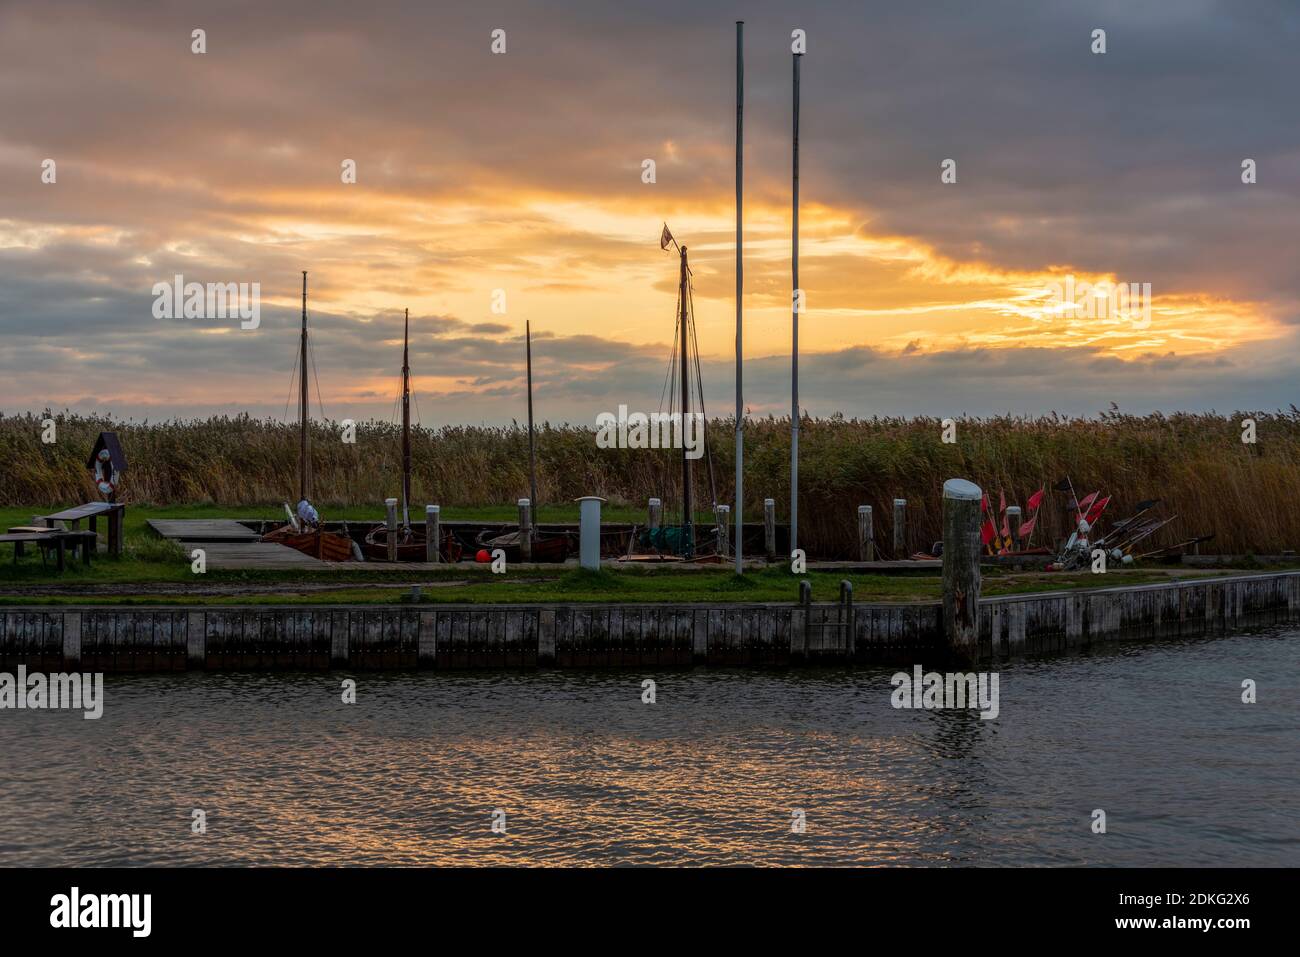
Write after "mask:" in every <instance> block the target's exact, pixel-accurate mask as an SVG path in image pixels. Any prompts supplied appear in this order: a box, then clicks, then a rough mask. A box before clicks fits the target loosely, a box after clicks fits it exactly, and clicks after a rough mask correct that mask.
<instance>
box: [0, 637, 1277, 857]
mask: <svg viewBox="0 0 1300 957" xmlns="http://www.w3.org/2000/svg"><path fill="white" fill-rule="evenodd" d="M1234 641H1243V642H1245V641H1247V640H1246V639H1231V640H1229V639H1224V640H1221V641H1218V642H1212V643H1203V644H1200V645H1190V646H1187V647H1181V648H1180V647H1177V646H1175V647H1168V646H1161V647H1158V648H1155V649H1148V650H1146V651H1144V653H1143V654H1142V655H1131V654H1130V655H1127V656H1122V655H1114V656H1099V657H1095V658H1089V659H1061V660H1058V661H1055V662H1051V663H1046V664H1042V663H1039V664H1034V663H1020V664H1017V665H1014V666H1008V668H1007V670H1004V672H1003V674H1002V712H1001V717H1000V718H999V720H997V721H981V720H980V719H979V718H978V717H977V716H976V714H974V713H971V712H951V711H907V710H895V709H893V708H892V707H891V706H890V703H889V697H890V691H891V686H890V684H889V673H890V672H889V671H883V670H871V671H866V670H856V671H849V670H824V671H808V672H789V673H778V672H750V673H725V672H723V673H719V672H711V671H705V670H698V671H686V672H668V673H663V674H659V675H657V676H656V679H657V681H658V682H659V689H658V702H657V703H656V704H655V705H652V706H647V705H643V704H642V703H641V701H640V681H641V678H642V677H644V676H642V675H641V674H639V673H633V672H627V673H605V674H583V673H574V672H568V673H562V672H540V673H533V674H515V673H496V674H491V673H480V674H463V673H462V674H432V673H419V674H402V675H376V674H370V675H359V676H357V677H358V688H359V697H358V703H357V704H356V705H353V706H346V705H342V704H341V703H340V702H339V699H338V691H337V689H338V680H339V679H338V676H337V675H321V674H313V675H232V674H206V675H205V674H186V675H177V676H161V675H160V676H138V677H126V676H109V680H108V681H107V682H106V703H105V712H104V717H103V718H102V719H101V720H100V721H95V722H87V721H83V720H82V719H81V718H80V715H79V714H77V715H74V714H69V713H66V712H65V713H55V712H45V713H32V712H12V713H8V714H6V715H3V716H2V717H3V720H0V753H4V754H5V756H6V762H7V766H8V769H9V773H8V774H6V775H5V776H3V777H0V865H12V864H126V865H131V864H236V863H247V864H254V865H270V866H275V865H342V866H347V865H431V864H437V865H477V866H483V865H508V866H513V865H566V866H594V865H618V864H668V865H735V864H747V865H759V866H769V865H782V866H790V865H795V866H797V865H856V866H880V865H898V864H908V865H915V864H952V863H964V864H969V863H977V864H983V863H1034V864H1053V863H1056V864H1060V863H1132V862H1134V861H1135V858H1133V857H1131V856H1130V855H1135V854H1137V853H1138V852H1139V851H1140V852H1141V854H1142V855H1145V856H1144V857H1143V858H1142V859H1143V860H1148V861H1149V860H1157V861H1159V860H1163V861H1166V862H1171V863H1174V862H1181V863H1198V862H1202V861H1213V860H1218V861H1221V862H1222V861H1232V860H1242V859H1244V857H1243V856H1248V857H1249V858H1250V859H1251V860H1252V861H1255V862H1257V863H1259V862H1267V861H1273V860H1277V861H1278V862H1280V861H1281V860H1282V859H1283V857H1284V856H1285V853H1286V849H1285V848H1283V847H1281V846H1277V847H1274V846H1273V845H1270V844H1269V843H1268V840H1267V839H1262V843H1261V838H1260V837H1259V832H1260V831H1261V829H1263V830H1264V832H1265V833H1269V832H1267V831H1266V829H1265V825H1266V824H1268V822H1267V821H1257V820H1255V818H1257V817H1258V816H1259V814H1260V813H1261V811H1260V809H1261V808H1265V809H1266V808H1268V807H1271V806H1276V803H1277V801H1278V800H1281V798H1279V797H1278V795H1275V794H1273V791H1274V790H1277V789H1282V791H1279V794H1281V793H1284V792H1286V789H1288V788H1292V789H1293V788H1294V786H1295V784H1296V783H1297V782H1296V773H1295V762H1294V761H1291V763H1290V764H1289V765H1287V766H1286V767H1281V766H1279V765H1277V761H1276V755H1277V754H1279V753H1283V752H1284V751H1285V749H1284V748H1283V747H1282V746H1281V742H1280V741H1279V740H1274V738H1278V737H1279V736H1280V735H1285V723H1284V722H1283V723H1277V722H1274V723H1273V725H1271V726H1270V727H1272V728H1273V730H1272V731H1269V730H1268V728H1262V729H1256V734H1255V735H1254V737H1252V738H1251V739H1250V741H1249V743H1248V745H1247V746H1246V747H1243V748H1240V749H1239V750H1238V752H1237V753H1235V754H1234V758H1233V760H1234V761H1238V762H1239V761H1250V760H1253V758H1254V757H1256V755H1255V754H1254V752H1255V751H1258V750H1260V749H1263V750H1264V751H1265V752H1267V754H1268V755H1269V757H1268V761H1270V762H1272V764H1271V765H1270V766H1272V767H1274V768H1275V777H1276V780H1273V779H1265V780H1264V781H1263V783H1261V782H1260V781H1255V782H1254V783H1253V784H1250V785H1249V786H1246V785H1245V784H1243V782H1242V780H1241V777H1240V775H1236V774H1234V773H1233V771H1232V766H1230V764H1226V763H1225V764H1224V765H1223V766H1222V767H1218V766H1217V765H1214V766H1208V762H1207V761H1206V756H1205V753H1204V751H1203V748H1201V746H1200V744H1203V743H1204V740H1205V735H1212V734H1214V733H1218V732H1216V731H1215V728H1216V727H1218V725H1216V722H1221V721H1222V720H1224V719H1225V716H1224V715H1223V714H1221V713H1220V712H1221V711H1222V708H1224V707H1226V705H1223V704H1222V702H1220V701H1219V699H1218V698H1216V697H1213V696H1210V695H1207V694H1197V693H1191V692H1189V691H1188V688H1189V687H1191V688H1192V689H1195V688H1198V687H1199V682H1200V681H1201V680H1202V679H1201V678H1200V677H1199V672H1198V671H1197V669H1201V670H1202V671H1204V672H1205V673H1206V677H1205V678H1204V681H1206V682H1212V681H1213V675H1214V674H1217V673H1218V671H1219V670H1221V669H1222V667H1223V662H1222V661H1221V660H1218V659H1221V658H1223V657H1224V656H1225V655H1227V656H1228V657H1229V658H1230V659H1231V661H1232V664H1233V667H1237V668H1241V667H1251V668H1254V669H1255V670H1256V671H1258V672H1259V673H1272V674H1275V676H1277V677H1278V679H1279V680H1281V679H1282V678H1286V677H1287V675H1291V677H1292V678H1293V679H1295V680H1296V682H1297V683H1300V665H1298V664H1297V663H1296V661H1295V657H1294V655H1292V656H1291V657H1290V658H1289V659H1285V660H1284V657H1285V650H1284V645H1285V642H1284V641H1283V640H1280V639H1279V640H1274V641H1260V640H1258V639H1257V638H1254V639H1251V640H1250V641H1249V643H1246V644H1243V645H1242V646H1241V647H1238V648H1235V649H1232V650H1231V652H1230V653H1229V648H1230V646H1231V645H1232V642H1234ZM1169 656H1177V657H1175V658H1173V659H1169ZM1162 668H1163V669H1165V670H1164V671H1161V669H1162ZM1170 668H1179V669H1182V670H1181V671H1178V672H1177V673H1178V674H1179V675H1180V676H1181V678H1180V681H1178V682H1175V683H1174V684H1173V685H1170V684H1169V681H1168V677H1167V675H1168V673H1169V672H1168V669H1170ZM1287 669H1289V671H1287ZM1161 687H1164V688H1167V689H1169V690H1170V693H1169V694H1167V695H1159V694H1151V693H1148V692H1149V690H1150V689H1151V688H1161ZM1143 689H1147V691H1144V690H1143ZM1236 720H1238V721H1240V720H1242V717H1241V716H1240V715H1237V716H1236ZM1135 726H1140V727H1142V728H1143V734H1142V735H1137V736H1135V735H1133V734H1132V733H1131V729H1132V728H1133V727H1135ZM1198 728H1199V729H1201V736H1200V737H1199V738H1198V737H1197V733H1196V732H1197V729H1198ZM1198 741H1199V742H1200V744H1198V743H1197V742H1198ZM1291 754H1292V755H1293V756H1294V750H1293V749H1292V751H1291ZM1189 781H1190V782H1191V785H1194V786H1199V787H1201V788H1213V789H1214V791H1215V793H1216V795H1218V797H1217V798H1216V800H1218V801H1219V802H1220V803H1221V805H1222V807H1223V808H1226V809H1228V810H1230V811H1231V812H1232V813H1233V814H1234V815H1235V817H1234V820H1236V821H1237V825H1236V829H1235V830H1234V832H1233V833H1232V834H1224V833H1222V829H1219V830H1217V831H1216V830H1213V829H1211V830H1200V831H1198V830H1197V828H1196V826H1195V822H1196V814H1197V808H1196V806H1195V804H1194V803H1193V804H1190V805H1186V806H1180V801H1179V796H1180V795H1182V794H1185V793H1189V792H1188V787H1189ZM1286 793H1289V792H1286ZM1098 806H1120V807H1124V808H1125V814H1124V816H1123V817H1122V818H1121V820H1123V821H1124V828H1123V829H1121V831H1122V830H1124V829H1127V830H1129V831H1131V832H1133V833H1131V834H1129V836H1127V837H1126V836H1125V835H1124V834H1123V833H1120V834H1119V836H1118V837H1116V836H1115V835H1111V836H1110V837H1112V838H1113V839H1108V841H1107V842H1105V843H1104V844H1102V843H1099V842H1097V841H1094V840H1091V834H1090V831H1089V828H1088V826H1087V825H1088V816H1087V815H1088V812H1089V811H1090V809H1091V808H1093V807H1098ZM195 808H201V809H203V810H204V811H205V813H206V814H207V823H208V829H207V833H205V834H201V835H196V834H193V833H192V832H191V830H190V823H191V812H192V810H193V809H195ZM497 809H500V810H502V811H504V812H505V824H506V832H505V833H504V834H500V833H494V832H493V830H492V815H493V812H494V810H497ZM798 810H802V811H803V812H804V814H805V819H806V824H807V828H806V831H805V832H804V833H796V832H795V831H793V830H792V822H793V821H794V816H795V812H796V811H798ZM1189 822H1191V823H1189ZM1174 825H1176V826H1174ZM1269 826H1272V825H1269ZM1243 834H1244V835H1247V837H1248V838H1249V839H1244V838H1243V837H1242V835H1243ZM1198 841H1199V843H1198ZM1139 862H1140V861H1139Z"/></svg>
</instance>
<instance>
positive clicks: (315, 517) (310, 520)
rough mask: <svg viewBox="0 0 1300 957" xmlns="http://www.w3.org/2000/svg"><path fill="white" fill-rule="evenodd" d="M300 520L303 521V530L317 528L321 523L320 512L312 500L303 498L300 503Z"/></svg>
mask: <svg viewBox="0 0 1300 957" xmlns="http://www.w3.org/2000/svg"><path fill="white" fill-rule="evenodd" d="M298 521H299V522H301V523H302V527H303V531H306V530H307V529H309V528H316V527H317V526H319V525H320V513H319V512H317V511H316V508H315V506H314V505H312V504H311V502H309V501H307V500H306V499H303V500H302V501H301V502H299V503H298Z"/></svg>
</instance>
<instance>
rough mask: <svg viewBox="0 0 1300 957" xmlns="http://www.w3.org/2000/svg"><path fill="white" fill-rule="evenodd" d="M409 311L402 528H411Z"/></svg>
mask: <svg viewBox="0 0 1300 957" xmlns="http://www.w3.org/2000/svg"><path fill="white" fill-rule="evenodd" d="M410 340H411V310H410V309H407V310H406V320H405V324H404V325H403V327H402V528H404V529H409V528H410V527H411V352H410Z"/></svg>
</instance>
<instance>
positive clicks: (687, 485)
mask: <svg viewBox="0 0 1300 957" xmlns="http://www.w3.org/2000/svg"><path fill="white" fill-rule="evenodd" d="M680 248H681V252H682V256H681V261H682V266H681V277H680V280H679V287H678V296H679V297H680V298H681V314H680V316H678V326H679V327H680V329H681V352H680V364H681V377H682V383H681V389H682V408H681V413H682V435H683V436H685V435H686V429H687V425H686V423H687V420H688V418H689V416H690V413H691V385H690V382H691V380H690V363H689V361H688V360H687V343H688V342H689V338H688V336H689V332H690V331H689V329H688V325H689V322H690V319H689V312H688V304H689V303H690V295H691V293H690V288H689V282H690V280H689V278H688V277H689V275H690V270H689V268H688V267H687V265H686V247H685V246H682V247H680ZM688 451H689V450H688V449H687V448H686V443H685V442H684V441H683V442H682V555H683V557H685V558H688V559H690V558H694V557H695V515H694V510H693V507H692V504H691V460H690V458H689V457H688V456H687V454H686V453H687V452H688Z"/></svg>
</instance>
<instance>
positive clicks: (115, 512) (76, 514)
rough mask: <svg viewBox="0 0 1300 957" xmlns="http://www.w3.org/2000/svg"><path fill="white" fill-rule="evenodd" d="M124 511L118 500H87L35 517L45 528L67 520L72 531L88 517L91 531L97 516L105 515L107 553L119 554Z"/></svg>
mask: <svg viewBox="0 0 1300 957" xmlns="http://www.w3.org/2000/svg"><path fill="white" fill-rule="evenodd" d="M125 513H126V506H125V505H123V504H121V503H119V502H87V503H86V504H85V505H77V506H75V507H73V508H65V509H64V510H63V511H61V512H55V513H54V514H53V515H39V516H37V518H38V519H39V520H40V521H42V522H44V523H45V526H46V527H47V528H54V527H55V523H56V522H67V523H68V524H69V525H70V526H71V529H72V531H74V532H75V531H77V530H79V529H80V528H81V521H82V519H88V520H89V525H90V530H91V531H92V532H93V531H95V530H96V528H95V526H96V522H97V520H98V518H99V516H100V515H107V516H108V553H109V554H110V555H121V554H122V524H123V516H124V515H125Z"/></svg>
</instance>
